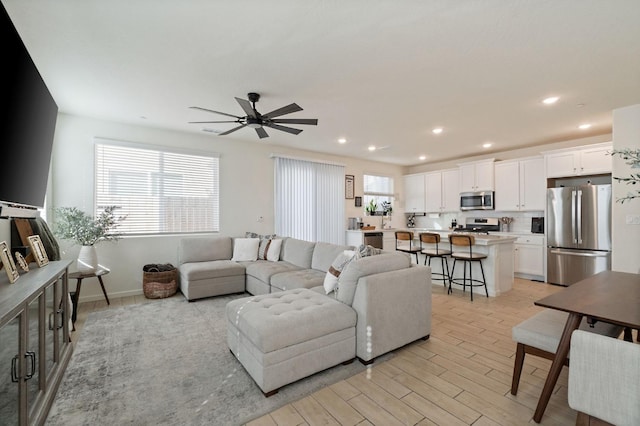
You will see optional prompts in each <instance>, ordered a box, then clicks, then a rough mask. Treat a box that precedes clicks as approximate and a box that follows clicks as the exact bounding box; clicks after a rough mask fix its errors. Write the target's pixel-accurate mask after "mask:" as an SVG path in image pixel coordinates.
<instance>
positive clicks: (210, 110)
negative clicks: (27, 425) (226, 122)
mask: <svg viewBox="0 0 640 426" xmlns="http://www.w3.org/2000/svg"><path fill="white" fill-rule="evenodd" d="M189 108H191V109H199V110H200V111H207V112H212V113H214V114H220V115H226V116H227V117H233V118H237V119H240V118H242V117H238V116H237V115H232V114H227V113H226V112H220V111H214V110H212V109H206V108H200V107H197V106H191V107H189Z"/></svg>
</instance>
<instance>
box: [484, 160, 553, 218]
mask: <svg viewBox="0 0 640 426" xmlns="http://www.w3.org/2000/svg"><path fill="white" fill-rule="evenodd" d="M495 180H496V201H495V204H496V210H501V211H534V210H544V207H545V194H546V179H545V176H544V160H543V159H542V158H528V159H522V160H519V161H504V162H498V163H496V164H495Z"/></svg>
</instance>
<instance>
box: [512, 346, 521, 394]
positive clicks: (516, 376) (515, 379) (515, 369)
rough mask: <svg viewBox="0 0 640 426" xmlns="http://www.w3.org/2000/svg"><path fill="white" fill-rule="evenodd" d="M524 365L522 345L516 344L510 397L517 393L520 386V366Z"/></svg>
mask: <svg viewBox="0 0 640 426" xmlns="http://www.w3.org/2000/svg"><path fill="white" fill-rule="evenodd" d="M523 364H524V344H522V343H518V347H517V348H516V360H515V362H514V363H513V378H512V379H511V395H516V394H517V393H518V385H519V384H520V375H521V374H522V365H523Z"/></svg>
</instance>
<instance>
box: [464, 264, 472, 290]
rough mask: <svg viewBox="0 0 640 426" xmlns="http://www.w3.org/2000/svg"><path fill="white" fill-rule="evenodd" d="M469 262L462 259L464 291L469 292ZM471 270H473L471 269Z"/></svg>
mask: <svg viewBox="0 0 640 426" xmlns="http://www.w3.org/2000/svg"><path fill="white" fill-rule="evenodd" d="M468 263H469V262H467V261H466V260H463V261H462V292H463V293H466V292H467V264H468ZM469 272H471V271H469Z"/></svg>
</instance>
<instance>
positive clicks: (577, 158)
mask: <svg viewBox="0 0 640 426" xmlns="http://www.w3.org/2000/svg"><path fill="white" fill-rule="evenodd" d="M612 147H613V146H612V144H611V143H605V144H597V145H592V146H586V147H584V146H583V147H575V148H571V149H566V150H559V151H549V152H547V153H545V163H546V169H547V177H549V178H556V177H566V176H580V175H594V174H602V173H611V164H612V159H611V155H610V154H609V152H610V151H611V149H612Z"/></svg>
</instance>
